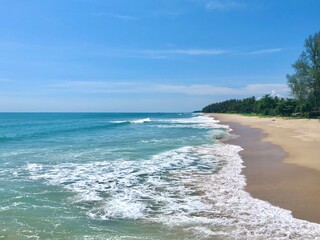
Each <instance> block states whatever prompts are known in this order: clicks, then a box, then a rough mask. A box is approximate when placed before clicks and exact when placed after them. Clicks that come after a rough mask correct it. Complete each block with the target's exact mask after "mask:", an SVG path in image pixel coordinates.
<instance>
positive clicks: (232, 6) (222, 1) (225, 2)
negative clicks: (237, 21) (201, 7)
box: [206, 0, 246, 10]
mask: <svg viewBox="0 0 320 240" xmlns="http://www.w3.org/2000/svg"><path fill="white" fill-rule="evenodd" d="M244 8H246V5H245V4H244V3H240V2H236V1H231V0H212V1H209V2H207V4H206V9H207V10H240V9H244Z"/></svg>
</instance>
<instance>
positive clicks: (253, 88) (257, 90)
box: [155, 84, 289, 96]
mask: <svg viewBox="0 0 320 240" xmlns="http://www.w3.org/2000/svg"><path fill="white" fill-rule="evenodd" d="M155 90H156V91H159V92H171V93H182V94H188V95H255V96H256V95H261V94H269V93H272V92H274V91H275V92H277V93H278V94H280V95H287V93H288V90H289V89H288V86H287V85H286V84H249V85H247V86H245V87H242V88H231V87H217V86H214V85H207V84H194V85H157V86H155Z"/></svg>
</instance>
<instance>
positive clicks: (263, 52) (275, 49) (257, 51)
mask: <svg viewBox="0 0 320 240" xmlns="http://www.w3.org/2000/svg"><path fill="white" fill-rule="evenodd" d="M283 50H284V49H283V48H269V49H261V50H256V51H251V52H249V53H248V54H252V55H259V54H270V53H277V52H282V51H283Z"/></svg>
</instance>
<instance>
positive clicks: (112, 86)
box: [50, 81, 289, 96]
mask: <svg viewBox="0 0 320 240" xmlns="http://www.w3.org/2000/svg"><path fill="white" fill-rule="evenodd" d="M50 87H51V88H53V89H55V90H57V91H70V92H81V93H102V94H103V93H163V94H166V93H173V94H184V95H194V96H196V95H219V96H223V95H228V96H230V95H235V96H241V95H243V96H244V95H252V96H258V95H263V94H270V93H272V92H277V94H279V95H280V96H287V95H288V90H289V89H288V86H287V85H286V84H249V85H247V86H244V87H240V88H236V87H223V86H215V85H211V84H190V85H182V84H181V85H178V84H157V83H147V81H146V82H127V81H119V82H116V81H110V82H107V81H106V82H105V81H62V82H60V83H58V84H55V85H51V86H50Z"/></svg>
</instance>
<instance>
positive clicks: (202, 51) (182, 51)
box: [137, 49, 230, 56]
mask: <svg viewBox="0 0 320 240" xmlns="http://www.w3.org/2000/svg"><path fill="white" fill-rule="evenodd" d="M137 52H140V53H144V54H149V55H174V54H175V55H192V56H201V55H202V56H203V55H211V56H212V55H213V56H214V55H221V54H226V53H229V52H230V51H229V50H224V49H171V50H141V51H137Z"/></svg>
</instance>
